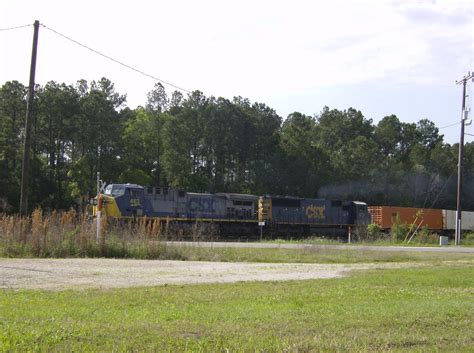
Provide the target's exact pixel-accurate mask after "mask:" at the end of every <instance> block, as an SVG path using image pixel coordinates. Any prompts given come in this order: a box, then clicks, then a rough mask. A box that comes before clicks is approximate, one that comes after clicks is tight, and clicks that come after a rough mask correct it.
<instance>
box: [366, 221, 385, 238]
mask: <svg viewBox="0 0 474 353" xmlns="http://www.w3.org/2000/svg"><path fill="white" fill-rule="evenodd" d="M382 234H383V233H382V227H380V226H379V225H378V224H376V223H371V224H369V225H368V226H367V235H368V237H369V238H370V239H377V238H380V237H381V236H382Z"/></svg>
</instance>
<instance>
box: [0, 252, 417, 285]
mask: <svg viewBox="0 0 474 353" xmlns="http://www.w3.org/2000/svg"><path fill="white" fill-rule="evenodd" d="M407 266H413V264H400V263H377V264H287V263H284V264H269V263H229V262H196V261H161V260H123V259H120V260H117V259H0V288H2V289H7V288H9V289H20V288H25V289H48V290H61V289H85V288H120V287H132V286H156V285H166V284H193V283H229V282H239V281H288V280H305V279H316V278H335V277H341V276H344V275H346V274H347V273H348V272H349V271H353V270H364V269H382V268H399V267H407Z"/></svg>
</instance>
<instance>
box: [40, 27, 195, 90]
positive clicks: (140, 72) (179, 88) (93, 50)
mask: <svg viewBox="0 0 474 353" xmlns="http://www.w3.org/2000/svg"><path fill="white" fill-rule="evenodd" d="M40 26H41V27H44V28H46V29H47V30H49V31H51V32H53V33H55V34H56V35H58V36H60V37H63V38H65V39H67V40H69V41H71V42H73V43H75V44H77V45H79V46H81V47H83V48H85V49H87V50H89V51H91V52H93V53H95V54H97V55H100V56H102V57H104V58H106V59H108V60H110V61H113V62H114V63H116V64H119V65H121V66H123V67H126V68H127V69H130V70H133V71H135V72H137V73H139V74H141V75H143V76H146V77H149V78H151V79H153V80H155V81H158V82H161V83H164V84H165V85H168V86H171V87H173V88H176V89H178V90H180V91H184V92H186V93H191V90H188V89H186V88H183V87H180V86H178V85H175V84H173V83H171V82H168V81H165V80H162V79H161V78H158V77H156V76H153V75H151V74H148V73H146V72H144V71H142V70H140V69H137V68H135V67H133V66H131V65H128V64H125V63H124V62H122V61H119V60H117V59H114V58H112V57H111V56H109V55H107V54H104V53H102V52H100V51H98V50H95V49H93V48H91V47H89V46H87V45H85V44H82V43H81V42H79V41H77V40H75V39H72V38H71V37H69V36H67V35H65V34H62V33H60V32H58V31H56V30H54V29H52V28H50V27H48V26H46V25H44V24H42V23H41V24H40Z"/></svg>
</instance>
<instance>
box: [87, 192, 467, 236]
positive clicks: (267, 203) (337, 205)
mask: <svg viewBox="0 0 474 353" xmlns="http://www.w3.org/2000/svg"><path fill="white" fill-rule="evenodd" d="M100 198H101V201H102V202H101V203H102V204H103V208H102V214H103V215H104V216H105V217H109V218H115V219H136V218H139V217H147V218H149V219H150V218H151V219H154V218H161V219H166V220H167V222H172V223H173V224H180V225H185V224H193V223H196V222H204V223H212V224H213V225H214V226H215V227H216V228H217V233H218V234H220V235H221V236H222V237H224V236H228V237H233V236H239V237H242V236H244V237H247V238H252V237H255V236H258V235H259V234H262V233H263V235H265V236H266V237H271V238H273V237H279V236H286V237H292V238H296V237H305V236H309V235H313V234H323V235H328V236H335V237H338V236H347V235H348V234H350V232H351V231H357V230H360V229H364V228H365V227H366V226H367V225H368V224H370V223H376V224H378V225H379V226H380V227H381V229H383V230H385V231H388V230H390V228H391V227H392V224H393V223H394V222H396V221H399V222H401V223H407V224H414V225H415V227H417V228H422V227H427V228H429V229H430V230H433V231H436V232H438V233H444V234H452V232H453V231H454V228H455V224H456V212H455V211H452V210H439V209H424V208H408V207H392V206H370V207H368V206H367V204H366V203H364V202H359V201H338V200H326V199H310V198H299V197H288V196H268V195H267V196H260V197H259V196H256V195H248V194H238V193H216V194H211V193H194V192H187V191H185V190H181V189H174V188H158V187H143V186H140V185H136V184H110V185H108V186H107V187H106V188H105V191H104V193H103V194H101V195H100ZM96 213H97V206H94V207H93V214H94V215H96ZM462 219H463V222H462V229H463V230H468V231H470V230H474V212H463V213H462ZM259 227H261V228H260V229H259Z"/></svg>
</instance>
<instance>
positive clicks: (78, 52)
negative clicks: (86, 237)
mask: <svg viewBox="0 0 474 353" xmlns="http://www.w3.org/2000/svg"><path fill="white" fill-rule="evenodd" d="M0 4H1V5H0V29H1V28H7V27H13V26H19V25H24V24H32V23H33V22H34V20H39V21H40V22H41V23H42V24H44V25H46V26H47V27H49V28H52V29H54V30H56V31H58V32H60V33H63V34H65V35H67V36H69V37H71V38H73V39H75V40H77V41H79V42H81V43H83V44H86V45H88V46H90V47H92V48H94V49H96V50H98V51H101V52H103V53H105V54H107V55H109V56H111V57H113V58H115V59H118V60H120V61H122V62H124V63H127V64H129V65H131V66H134V67H136V68H138V69H140V70H142V71H144V72H146V73H149V74H151V75H153V76H156V77H158V78H161V79H163V80H165V81H168V82H171V83H173V84H175V85H177V86H180V87H183V88H185V89H187V90H195V89H199V90H201V91H203V92H204V93H205V94H206V95H215V96H223V97H226V98H229V99H231V98H232V97H233V96H237V95H240V96H243V97H247V98H249V99H250V100H251V101H258V102H263V103H266V104H267V105H269V106H270V107H272V108H274V109H275V110H276V111H277V112H278V114H280V115H281V116H282V117H284V118H285V117H286V116H287V115H288V114H289V113H291V112H294V111H299V112H302V113H305V114H308V115H313V114H318V113H319V112H320V111H321V110H322V108H323V107H324V106H325V105H327V106H329V107H330V108H338V109H347V108H349V107H354V108H356V109H359V110H361V111H362V112H363V114H364V115H365V117H366V118H369V119H373V120H374V122H375V123H377V122H378V121H379V120H380V119H382V118H383V117H384V116H386V115H390V114H396V115H397V116H398V117H399V119H400V120H402V121H404V122H416V121H418V120H420V119H422V118H428V119H430V120H432V121H434V122H435V124H436V125H437V126H438V127H444V126H446V125H449V124H453V123H456V122H459V121H460V118H461V99H462V88H461V86H457V85H456V84H455V81H456V80H459V79H461V78H462V77H463V76H464V75H466V74H467V72H468V71H472V70H473V69H474V65H473V57H474V23H473V17H474V16H473V14H474V5H473V4H474V2H473V1H470V0H461V1H458V0H444V1H425V0H407V1H401V0H386V1H385V0H373V1H368V0H366V1H363V0H355V1H349V0H331V1H329V0H325V1H324V0H323V1H299V2H298V1H275V0H274V1H262V0H254V1H239V2H237V1H208V2H200V1H133V2H132V1H120V0H116V1H105V0H96V1H82V2H78V1H65V0H63V1H41V0H39V1H21V0H20V1H18V0H17V1H11V0H0ZM32 33H33V27H27V28H22V29H17V30H12V31H1V32H0V52H1V55H0V84H3V83H5V82H6V81H8V80H18V81H20V82H22V83H24V84H27V83H28V75H29V65H30V58H31V43H32ZM101 77H107V78H109V79H110V80H111V81H112V82H113V83H114V84H115V87H116V89H117V91H118V92H120V93H122V94H125V93H126V94H127V97H128V99H127V105H128V106H130V107H131V108H135V107H136V106H138V105H143V104H144V103H145V102H146V93H147V92H148V91H150V90H151V89H152V88H153V85H154V83H155V81H153V80H152V79H150V78H147V77H144V76H142V75H140V74H138V73H136V72H134V71H131V70H128V69H126V68H124V67H122V66H120V65H117V64H115V63H113V62H110V61H108V60H106V59H104V58H102V57H100V56H98V55H96V54H93V53H92V52H90V51H87V50H86V49H84V48H82V47H80V46H78V45H76V44H73V43H71V42H69V41H67V40H66V39H64V38H61V37H60V36H58V35H57V34H55V33H53V32H51V31H49V30H47V29H46V28H43V27H40V33H39V47H38V61H37V72H36V82H37V83H40V84H45V83H46V82H48V81H50V80H54V81H57V82H64V83H67V84H74V83H75V82H76V81H77V80H78V79H86V80H88V81H91V80H94V79H95V80H97V79H100V78H101ZM165 88H166V89H167V91H168V92H169V93H171V92H172V90H174V88H172V87H168V86H166V85H165ZM473 93H474V92H473ZM472 96H474V94H473V95H471V97H470V99H469V103H470V102H471V101H472ZM471 118H472V116H471ZM466 131H467V132H468V133H471V134H474V127H473V126H472V125H471V126H469V127H467V128H466ZM441 133H442V134H444V135H445V141H447V142H449V143H454V142H457V141H459V125H456V126H452V127H447V128H443V129H442V130H441ZM469 141H474V137H472V136H469V135H468V136H466V142H469Z"/></svg>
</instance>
